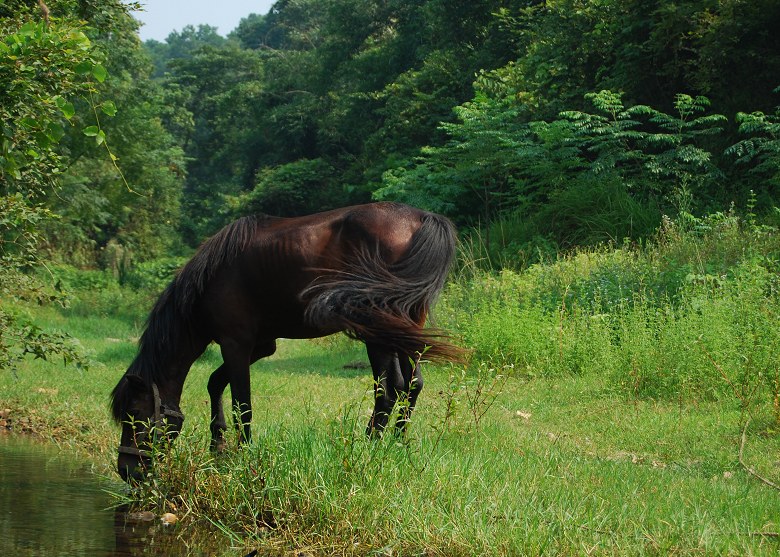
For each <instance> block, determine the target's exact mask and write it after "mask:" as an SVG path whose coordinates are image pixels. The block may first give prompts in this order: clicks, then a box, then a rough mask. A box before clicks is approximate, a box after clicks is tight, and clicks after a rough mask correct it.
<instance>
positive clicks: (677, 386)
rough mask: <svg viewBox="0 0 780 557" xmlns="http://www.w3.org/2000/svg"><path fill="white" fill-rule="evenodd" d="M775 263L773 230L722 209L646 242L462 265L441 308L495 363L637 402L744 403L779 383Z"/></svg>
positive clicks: (480, 356) (778, 266)
mask: <svg viewBox="0 0 780 557" xmlns="http://www.w3.org/2000/svg"><path fill="white" fill-rule="evenodd" d="M473 267H474V265H473V264H471V263H462V268H473ZM778 270H780V233H778V231H777V230H776V229H774V228H770V227H766V226H758V225H756V224H755V223H750V222H745V221H743V220H741V219H739V218H737V217H736V216H733V215H723V214H720V213H718V214H714V215H710V216H708V217H705V218H702V219H695V218H693V217H687V218H686V219H684V220H683V221H677V222H675V221H671V220H668V219H667V220H666V221H665V224H664V226H663V227H662V229H661V230H660V231H659V233H658V235H657V236H656V239H655V241H654V242H652V243H649V244H647V245H645V246H637V245H628V244H627V245H624V246H622V247H619V248H615V247H610V246H601V247H597V248H589V249H581V250H577V251H574V252H571V253H569V254H566V255H562V256H560V257H559V258H558V259H557V260H556V261H554V262H549V263H537V264H534V265H531V266H530V267H528V268H527V269H526V270H524V271H510V270H504V271H502V272H500V273H489V272H485V271H478V270H474V271H473V272H471V273H463V274H461V276H460V279H459V280H457V281H455V282H454V283H452V284H451V285H450V286H449V288H448V289H447V291H446V292H445V295H444V298H443V303H442V304H441V305H440V306H439V308H438V311H437V315H438V317H439V319H441V320H444V321H445V322H446V326H447V327H449V328H451V329H453V330H455V331H457V333H458V334H459V335H461V337H462V340H463V343H464V344H465V345H466V346H467V347H469V348H471V349H472V350H473V353H474V357H475V358H476V359H477V360H479V361H482V362H487V363H488V365H490V366H494V367H496V368H499V367H501V366H513V367H514V369H515V372H516V373H520V374H525V375H546V376H555V375H561V374H587V373H595V374H602V375H604V376H605V377H609V378H610V379H611V383H612V384H613V385H614V386H615V388H616V389H617V390H618V391H620V392H623V393H625V394H627V395H630V396H637V397H642V398H662V399H663V398H667V399H676V398H678V397H682V398H686V399H695V400H699V399H715V398H721V397H724V396H725V397H736V398H738V399H740V400H742V402H743V403H746V402H747V401H748V400H749V399H750V397H751V396H753V395H754V394H755V395H756V396H763V395H760V393H766V392H770V393H771V395H772V396H776V395H777V394H778V391H779V390H780V372H779V371H778V369H779V368H778V366H777V363H776V354H777V352H778V350H780V330H778V327H777V323H778V322H779V321H780V277H779V276H778ZM767 390H768V391H767Z"/></svg>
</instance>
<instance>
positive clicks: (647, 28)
mask: <svg viewBox="0 0 780 557" xmlns="http://www.w3.org/2000/svg"><path fill="white" fill-rule="evenodd" d="M45 4H46V5H47V6H48V8H47V12H46V13H44V12H43V11H42V8H41V7H40V3H38V4H36V3H33V2H22V1H17V0H6V1H5V2H2V3H0V28H1V29H2V32H3V33H2V37H3V38H2V40H1V41H0V83H2V85H3V86H4V90H5V91H7V94H4V95H3V96H0V122H1V123H2V132H3V136H2V137H3V139H2V142H0V426H2V429H3V430H13V431H16V432H33V433H36V434H39V435H42V436H44V437H46V438H49V439H52V440H53V441H55V442H57V443H59V444H63V445H67V446H69V447H70V448H71V449H72V450H73V451H74V454H80V455H84V456H86V455H89V457H90V458H92V459H93V462H95V466H96V469H97V470H99V472H100V473H101V474H105V475H107V476H109V477H113V474H114V472H113V471H112V468H113V463H114V459H115V449H116V444H117V436H118V432H117V431H116V428H115V426H114V425H113V424H112V423H111V421H110V418H109V413H108V409H107V396H108V393H109V392H110V390H111V389H112V388H113V386H114V385H115V384H116V381H117V380H118V378H119V377H120V376H121V374H122V373H123V372H124V370H125V369H126V367H127V365H128V364H129V362H130V361H131V360H132V358H133V355H134V353H135V349H136V341H137V338H138V336H139V335H140V333H141V331H142V329H143V323H144V319H145V315H146V312H147V310H148V309H149V308H150V307H151V304H152V303H153V301H154V299H155V297H156V295H157V294H158V293H159V292H160V291H161V289H162V288H163V287H164V285H165V284H166V283H167V281H169V280H170V278H171V277H172V276H173V273H174V272H175V270H176V269H177V268H178V267H179V266H180V265H181V264H182V263H183V262H184V261H186V259H187V257H188V256H189V255H190V254H191V253H192V250H193V249H194V247H195V246H197V245H198V244H199V243H200V242H201V241H202V240H203V239H204V238H206V237H207V236H208V235H210V234H212V233H213V232H214V231H216V230H217V229H218V228H219V227H220V226H222V225H224V224H225V223H227V222H228V221H230V220H231V219H233V218H235V217H237V216H240V215H244V214H248V213H252V212H258V211H259V212H268V213H273V214H279V215H289V216H291V215H298V214H303V213H307V212H312V211H317V210H321V209H327V208H330V207H335V206H339V205H345V204H348V203H357V202H365V201H370V200H372V199H386V200H396V201H403V202H408V203H411V204H414V205H418V206H421V207H423V208H428V209H432V210H435V211H438V212H441V213H444V214H446V215H447V216H448V217H450V218H451V219H453V221H455V222H456V224H458V226H459V229H460V233H461V245H460V253H459V257H458V261H457V263H456V265H455V268H454V269H453V273H452V276H451V278H450V281H449V283H448V285H447V288H446V289H445V292H444V295H443V298H442V300H441V302H440V303H439V305H438V307H437V309H436V315H435V317H436V320H437V322H438V324H439V325H441V326H443V327H445V328H447V329H449V330H450V331H452V332H453V335H454V336H455V338H456V339H457V340H458V341H459V342H460V343H461V344H462V345H463V346H465V347H467V348H468V349H469V350H470V351H471V359H470V361H469V363H468V365H466V366H451V367H447V366H439V367H434V366H426V372H425V373H426V383H425V385H426V386H425V390H424V391H423V394H422V397H421V401H420V404H419V406H418V409H417V411H416V413H415V416H414V421H413V426H412V428H411V431H410V433H409V435H408V436H407V437H406V438H403V439H398V438H394V437H392V436H387V437H385V438H384V439H381V440H378V441H368V440H367V439H365V438H364V435H363V431H364V427H365V422H366V420H367V419H368V416H367V413H368V412H369V409H370V397H371V394H370V393H371V392H372V385H371V376H370V372H369V371H368V370H367V369H363V367H364V366H365V357H364V355H363V351H362V348H361V346H360V345H358V344H356V343H354V342H352V341H349V340H347V339H346V338H343V337H335V338H331V339H322V340H317V341H306V342H303V341H301V342H292V341H283V342H281V345H280V350H279V352H278V353H277V354H276V355H274V356H273V357H271V358H269V359H267V360H263V361H261V362H258V363H257V364H256V365H255V366H254V367H253V372H252V382H253V396H254V399H255V400H254V401H253V406H254V408H255V420H254V425H253V428H254V430H255V442H254V443H253V444H252V445H251V446H249V447H246V448H244V449H241V450H239V449H237V448H236V447H235V446H231V448H230V450H228V451H227V452H226V453H225V454H224V455H221V456H219V457H217V456H214V455H212V454H211V453H209V451H208V448H207V447H208V441H207V432H208V424H207V420H208V405H207V395H206V390H205V383H206V380H207V377H208V373H209V372H210V371H211V370H212V369H214V368H215V367H216V366H217V365H218V363H219V357H218V355H217V352H216V350H212V349H210V350H209V351H207V353H206V354H205V355H204V356H203V358H201V360H200V361H198V362H197V363H196V365H195V366H194V370H193V372H192V374H191V377H190V379H189V380H188V383H187V385H186V387H185V391H184V396H183V401H182V407H183V409H184V411H185V413H186V414H187V421H186V423H185V430H184V433H183V434H182V436H181V438H180V439H179V441H178V442H177V443H176V444H175V446H174V447H173V449H172V450H171V451H170V452H169V453H165V454H163V453H161V454H160V455H159V458H160V462H159V463H158V466H157V467H156V468H155V473H154V474H153V475H151V476H150V477H149V478H148V480H147V481H146V483H145V484H144V486H143V487H142V488H141V489H138V490H134V491H126V490H124V488H122V487H120V486H118V484H114V485H116V492H117V496H118V500H120V501H127V502H129V503H130V504H131V505H133V506H135V507H138V508H144V509H150V510H154V511H156V512H160V513H162V512H164V511H172V512H176V513H177V514H178V515H180V516H181V517H182V518H183V520H182V521H181V522H180V524H179V526H177V527H179V528H182V529H183V532H186V528H189V527H193V526H195V525H204V524H209V525H210V526H211V527H212V528H214V529H215V531H217V532H220V535H223V536H225V539H226V540H231V541H232V542H233V543H234V544H235V545H238V546H242V547H261V548H263V550H268V551H281V552H285V551H288V552H313V553H318V554H320V553H321V554H355V555H364V554H377V555H391V554H403V555H407V554H432V555H476V554H498V555H518V554H543V553H558V554H585V553H596V554H654V555H658V554H663V555H666V554H670V553H677V554H701V553H704V554H740V555H741V554H770V553H771V554H775V553H776V552H777V550H778V539H780V517H779V516H778V514H777V509H778V508H780V504H778V503H780V501H778V497H779V496H778V484H779V483H780V472H778V458H780V457H779V455H780V450H779V449H780V446H779V443H780V437H778V434H777V432H778V428H780V368H779V367H778V366H779V365H780V364H778V358H777V353H778V348H780V329H778V322H780V302H779V301H778V300H780V298H779V296H780V294H779V293H778V292H779V289H780V278H778V277H779V276H780V274H779V272H780V268H779V266H780V232H778V230H779V229H780V213H778V209H777V206H778V191H780V190H779V189H778V177H780V158H778V152H780V139H779V134H778V125H780V112H778V108H777V107H778V104H780V103H778V101H777V86H778V83H777V82H776V81H773V80H776V76H777V75H780V72H779V71H778V70H780V54H778V53H780V47H778V42H777V41H778V40H780V39H778V35H777V33H776V32H775V29H776V28H778V26H780V5H778V4H777V2H772V1H764V2H752V3H738V2H737V3H735V2H721V3H719V4H717V6H715V5H713V4H712V3H710V2H705V1H703V0H691V1H690V2H685V3H682V4H681V3H679V2H676V3H671V2H663V1H658V2H650V3H647V2H611V1H607V2H604V1H598V2H596V1H580V0H577V1H575V0H560V1H555V2H545V3H536V2H528V3H507V2H501V1H496V0H486V1H479V2H474V1H471V2H451V1H448V2H442V1H440V0H426V1H424V2H406V1H401V0H399V1H393V2H374V1H368V2H367V1H364V0H361V1H359V2H358V1H356V0H328V1H325V2H323V1H321V0H318V1H316V2H315V1H313V0H312V1H310V0H295V1H292V0H290V1H287V0H284V1H279V2H277V3H276V4H275V5H274V7H273V9H272V10H271V12H270V13H269V14H267V15H249V16H248V17H247V18H245V19H244V20H242V22H241V23H240V25H239V26H238V27H237V28H236V29H235V30H234V31H233V32H232V33H230V34H229V36H227V37H222V36H220V35H218V34H217V33H216V31H215V29H214V28H211V27H208V26H200V27H197V28H194V27H188V28H185V29H183V30H181V31H178V32H175V33H172V34H171V35H170V36H169V37H168V38H167V39H166V40H165V41H164V42H159V41H147V42H146V43H141V42H140V40H139V39H138V36H137V30H138V27H137V23H136V22H135V21H134V20H133V19H132V18H131V17H130V16H129V14H128V12H127V7H124V6H123V5H122V4H121V3H119V2H118V1H116V0H94V1H90V2H75V1H71V0H50V1H49V2H46V3H45ZM217 77H218V78H217ZM62 360H64V363H65V364H66V365H65V366H63V365H61V364H62Z"/></svg>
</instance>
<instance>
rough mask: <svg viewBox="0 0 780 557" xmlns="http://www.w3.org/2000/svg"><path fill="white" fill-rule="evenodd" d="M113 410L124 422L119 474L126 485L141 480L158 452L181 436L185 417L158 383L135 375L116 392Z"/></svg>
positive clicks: (124, 380) (123, 382)
mask: <svg viewBox="0 0 780 557" xmlns="http://www.w3.org/2000/svg"><path fill="white" fill-rule="evenodd" d="M113 410H114V418H115V419H116V420H117V421H120V422H121V423H122V437H121V439H120V441H119V457H118V459H117V471H118V472H119V475H120V476H121V477H122V479H123V480H125V481H126V482H133V481H140V480H142V479H143V476H144V473H145V472H146V471H147V470H148V469H149V468H150V467H151V464H152V455H153V454H154V451H155V450H157V449H158V448H159V447H160V446H164V444H165V443H166V442H170V441H173V440H174V439H175V438H176V437H177V436H178V434H179V432H180V431H181V428H182V425H183V423H184V414H182V413H181V411H180V410H179V407H178V405H177V404H175V403H171V402H170V401H166V400H164V397H163V396H161V394H160V389H159V388H158V386H157V384H156V383H154V382H147V381H145V380H144V379H143V378H141V377H140V376H138V375H133V374H126V375H125V376H124V377H123V378H122V380H120V382H119V384H118V385H117V386H116V388H115V389H114V393H113ZM161 443H162V445H161Z"/></svg>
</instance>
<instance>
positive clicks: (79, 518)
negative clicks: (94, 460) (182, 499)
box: [0, 434, 245, 557]
mask: <svg viewBox="0 0 780 557" xmlns="http://www.w3.org/2000/svg"><path fill="white" fill-rule="evenodd" d="M72 461H73V458H72V457H70V456H68V455H65V454H63V452H61V451H59V450H57V449H56V448H54V447H51V446H47V445H43V444H40V443H35V442H33V441H32V440H30V439H26V438H23V437H17V436H13V435H5V434H0V555H2V556H8V557H16V556H19V557H25V556H28V555H29V556H33V555H34V556H35V557H42V556H44V555H45V556H47V557H57V556H63V557H64V556H67V557H80V556H89V557H132V556H140V555H144V556H150V555H151V556H163V555H165V556H167V557H179V556H185V555H186V556H195V557H199V556H203V557H206V556H208V557H213V556H226V555H238V556H242V555H244V553H245V552H242V551H239V550H230V549H229V548H225V545H226V544H225V542H224V539H223V540H221V541H220V540H219V538H218V537H217V536H214V535H211V536H209V535H206V536H197V535H195V536H192V535H189V534H188V535H186V536H185V535H182V534H181V531H180V530H179V528H180V525H176V526H164V525H163V524H162V523H161V522H160V521H159V520H157V519H155V520H151V521H140V520H133V516H134V515H132V514H128V513H127V512H124V511H122V510H114V509H111V508H110V507H111V504H112V501H111V497H110V496H109V495H108V494H107V493H105V492H104V491H103V488H104V487H105V486H106V484H105V480H101V479H100V478H98V477H97V476H96V475H95V474H94V472H92V470H91V469H90V467H89V466H88V465H85V464H83V463H76V464H74V463H73V462H72ZM201 538H203V539H201ZM220 546H221V547H220Z"/></svg>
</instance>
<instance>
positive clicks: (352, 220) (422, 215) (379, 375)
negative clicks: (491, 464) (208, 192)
mask: <svg viewBox="0 0 780 557" xmlns="http://www.w3.org/2000/svg"><path fill="white" fill-rule="evenodd" d="M456 239H457V235H456V230H455V227H454V225H453V224H452V223H451V222H450V221H449V220H448V219H447V218H445V217H443V216H441V215H437V214H435V213H431V212H426V211H422V210H420V209H416V208H414V207H410V206H407V205H402V204H398V203H389V202H378V203H370V204H365V205H355V206H350V207H344V208H341V209H335V210H331V211H326V212H321V213H316V214H313V215H308V216H302V217H291V218H282V217H272V216H267V215H254V216H247V217H242V218H240V219H238V220H236V221H235V222H232V223H231V224H228V225H227V226H225V227H224V228H223V229H222V230H220V231H219V232H217V233H216V234H215V235H214V236H212V237H211V238H209V239H208V240H206V241H205V242H204V243H203V244H202V245H201V246H200V248H199V249H198V250H197V251H196V253H195V254H194V255H193V257H192V258H191V259H190V260H189V261H188V262H187V263H186V264H185V265H184V266H183V267H182V268H181V270H180V271H179V272H178V273H177V275H176V276H175V278H174V279H173V280H172V281H171V282H170V284H169V285H168V286H167V288H166V289H165V290H164V291H163V292H162V294H161V295H160V297H159V298H158V300H157V301H156V303H155V304H154V306H153V308H152V310H151V313H150V314H149V317H148V319H147V321H146V327H145V329H144V331H143V333H142V335H141V337H140V340H139V343H138V352H137V354H136V356H135V358H134V360H133V361H132V363H131V364H130V366H129V367H128V369H127V371H126V372H125V374H124V375H123V376H122V377H121V379H120V380H119V382H118V383H117V385H116V387H115V388H114V389H113V391H112V393H111V399H110V404H111V410H112V414H113V418H114V420H115V421H116V422H117V423H119V424H121V425H122V434H121V438H120V443H119V457H118V460H117V469H118V472H119V475H120V476H121V477H122V478H123V479H124V480H125V481H128V482H131V481H137V480H139V479H141V478H142V477H143V474H144V472H145V471H146V470H147V469H148V468H149V467H150V466H151V456H152V455H151V452H152V445H153V442H154V439H155V438H156V437H157V436H158V435H159V434H160V433H161V432H164V434H165V435H166V436H167V437H168V438H169V439H170V440H173V439H175V438H176V436H177V435H178V433H179V432H180V431H181V428H182V424H183V422H184V414H183V413H182V410H181V408H180V407H179V402H180V400H181V394H182V388H183V386H184V381H185V379H186V377H187V374H188V372H189V370H190V367H191V366H192V364H193V363H194V362H195V360H197V359H198V357H199V356H200V355H201V354H202V353H203V352H204V351H205V350H206V348H207V347H208V346H209V344H211V343H212V342H215V343H216V344H218V345H219V347H220V351H221V355H222V360H223V363H222V364H221V365H220V366H219V367H218V368H217V369H216V370H215V371H214V372H213V373H212V374H211V376H210V377H209V380H208V393H209V397H210V400H211V422H210V433H211V449H212V450H214V451H221V450H222V449H224V447H225V440H224V432H225V431H226V429H227V425H226V421H225V415H224V410H223V405H222V395H223V392H224V390H225V388H226V387H227V386H228V385H230V391H231V396H232V409H233V422H234V425H235V428H236V431H237V435H238V440H239V442H240V443H248V442H250V440H251V427H250V426H251V421H252V403H251V398H250V377H249V368H250V365H251V364H252V363H254V362H255V361H257V360H259V359H260V358H264V357H267V356H270V355H271V354H273V353H274V352H275V350H276V341H277V340H278V339H280V338H294V339H300V338H317V337H322V336H326V335H330V334H333V333H337V332H345V333H347V334H348V335H349V336H351V337H353V338H355V339H358V340H360V341H362V342H363V343H365V347H366V352H367V355H368V360H369V363H370V365H371V369H372V372H373V376H374V394H375V397H374V408H373V412H372V414H371V418H370V420H369V423H368V426H367V428H366V433H367V435H369V436H379V435H381V434H382V432H383V431H384V430H385V428H386V426H387V425H388V420H389V416H391V414H392V411H393V408H394V407H395V405H396V403H397V401H398V400H399V397H402V396H403V397H405V400H406V402H405V404H404V405H402V406H403V408H401V409H400V410H399V415H398V417H397V419H396V422H395V425H394V427H395V429H396V430H397V431H399V432H401V433H402V432H403V431H404V430H405V429H406V426H407V424H408V422H409V418H410V416H411V413H412V410H413V409H414V407H415V404H416V402H417V398H418V396H419V394H420V391H421V390H422V388H423V379H422V375H421V374H420V365H419V362H420V359H421V357H422V355H423V354H424V357H425V359H426V360H440V361H457V360H460V359H461V357H462V355H463V350H462V349H460V348H459V347H457V346H456V345H454V344H452V343H451V342H450V341H449V337H448V335H447V334H446V333H444V332H443V331H441V330H440V329H436V328H431V327H424V325H425V322H426V319H427V317H428V314H429V311H430V309H431V305H432V304H433V303H434V301H435V300H436V298H437V297H438V295H439V293H440V291H441V289H442V288H443V286H444V283H445V280H446V277H447V274H448V271H449V268H450V265H451V263H452V260H453V257H454V253H455V246H456Z"/></svg>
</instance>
